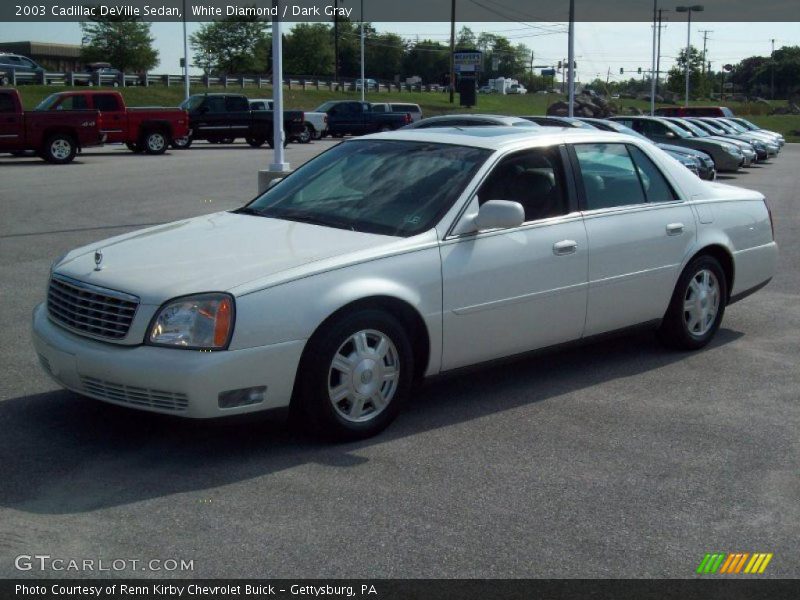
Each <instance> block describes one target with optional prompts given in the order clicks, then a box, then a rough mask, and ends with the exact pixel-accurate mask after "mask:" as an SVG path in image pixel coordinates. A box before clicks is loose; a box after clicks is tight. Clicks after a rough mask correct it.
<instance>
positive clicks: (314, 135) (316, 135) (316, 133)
mask: <svg viewBox="0 0 800 600" xmlns="http://www.w3.org/2000/svg"><path fill="white" fill-rule="evenodd" d="M311 137H312V138H313V139H315V140H321V139H322V138H324V137H325V135H324V134H323V133H322V132H320V131H317V130H316V129H314V128H312V130H311Z"/></svg>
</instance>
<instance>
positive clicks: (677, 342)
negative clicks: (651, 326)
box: [658, 255, 728, 350]
mask: <svg viewBox="0 0 800 600" xmlns="http://www.w3.org/2000/svg"><path fill="white" fill-rule="evenodd" d="M727 298H728V284H727V281H726V279H725V272H724V271H723V270H722V266H721V265H720V264H719V261H718V260H717V259H716V258H714V257H713V256H707V255H704V256H699V257H697V258H695V259H694V260H693V261H692V262H691V263H689V265H688V266H687V267H686V268H685V269H684V270H683V273H681V276H680V279H678V284H677V285H676V286H675V291H674V292H673V294H672V300H671V301H670V305H669V308H668V309H667V313H666V314H665V315H664V319H663V321H662V323H661V327H660V328H659V330H658V334H659V338H660V339H661V341H662V342H664V344H666V345H667V346H669V347H671V348H676V349H680V350H698V349H700V348H702V347H703V346H705V345H706V344H708V343H709V342H710V341H711V339H712V338H713V337H714V334H716V333H717V330H718V329H719V326H720V323H722V317H723V315H724V314H725V303H726V301H727Z"/></svg>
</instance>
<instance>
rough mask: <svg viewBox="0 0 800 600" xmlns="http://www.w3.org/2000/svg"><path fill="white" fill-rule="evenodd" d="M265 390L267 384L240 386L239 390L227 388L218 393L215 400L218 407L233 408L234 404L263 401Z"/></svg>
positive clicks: (245, 404)
mask: <svg viewBox="0 0 800 600" xmlns="http://www.w3.org/2000/svg"><path fill="white" fill-rule="evenodd" d="M266 391H267V386H265V385H259V386H257V387H250V388H242V389H240V390H228V391H227V392H221V393H220V395H219V399H218V401H217V402H218V403H219V407H220V408H234V407H236V406H249V405H251V404H258V403H260V402H263V401H264V394H265V393H266Z"/></svg>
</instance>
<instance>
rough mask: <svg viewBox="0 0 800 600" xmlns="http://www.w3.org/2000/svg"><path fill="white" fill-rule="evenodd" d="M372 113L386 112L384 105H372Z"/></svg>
mask: <svg viewBox="0 0 800 600" xmlns="http://www.w3.org/2000/svg"><path fill="white" fill-rule="evenodd" d="M372 112H376V113H385V112H386V105H385V104H373V105H372Z"/></svg>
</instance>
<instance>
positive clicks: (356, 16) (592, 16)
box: [0, 0, 800, 33]
mask: <svg viewBox="0 0 800 600" xmlns="http://www.w3.org/2000/svg"><path fill="white" fill-rule="evenodd" d="M362 6H363V7H364V14H363V19H362V15H361V14H360V10H361V7H362ZM568 6H569V3H568V2H566V1H564V2H552V0H502V1H499V0H459V1H458V2H457V4H456V19H457V21H458V22H460V23H469V22H527V23H531V24H535V23H539V24H541V23H563V22H565V21H567V20H568V18H569V16H568ZM670 6H673V5H670ZM184 7H185V10H184ZM703 7H704V10H703V11H702V12H696V13H693V14H692V20H694V21H695V22H702V21H708V22H756V21H760V22H787V21H788V22H793V21H797V20H800V19H798V17H800V15H799V14H798V8H797V3H796V2H795V1H794V0H759V1H757V2H756V1H754V0H703ZM334 13H336V15H337V17H338V18H346V19H349V20H350V21H361V20H364V21H370V22H392V21H393V22H446V21H450V18H451V1H450V0H403V1H402V2H398V1H397V0H368V1H365V2H363V3H362V2H352V1H348V0H3V1H2V2H0V21H9V22H22V21H26V22H31V21H40V22H44V21H87V20H91V19H92V18H96V17H104V18H109V17H121V18H124V19H131V20H133V19H136V20H140V21H181V20H183V19H184V18H185V19H186V20H187V21H216V20H220V19H231V18H237V17H240V18H246V17H248V16H255V17H258V18H261V19H265V20H269V19H272V18H273V17H275V16H277V17H279V18H281V19H283V20H285V21H293V22H312V21H316V22H330V21H331V20H332V19H333V17H334ZM575 19H576V20H578V21H586V22H625V21H638V22H649V21H652V19H653V2H652V0H603V1H602V2H599V1H598V0H576V1H575ZM534 28H535V27H534ZM533 33H535V32H533Z"/></svg>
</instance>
